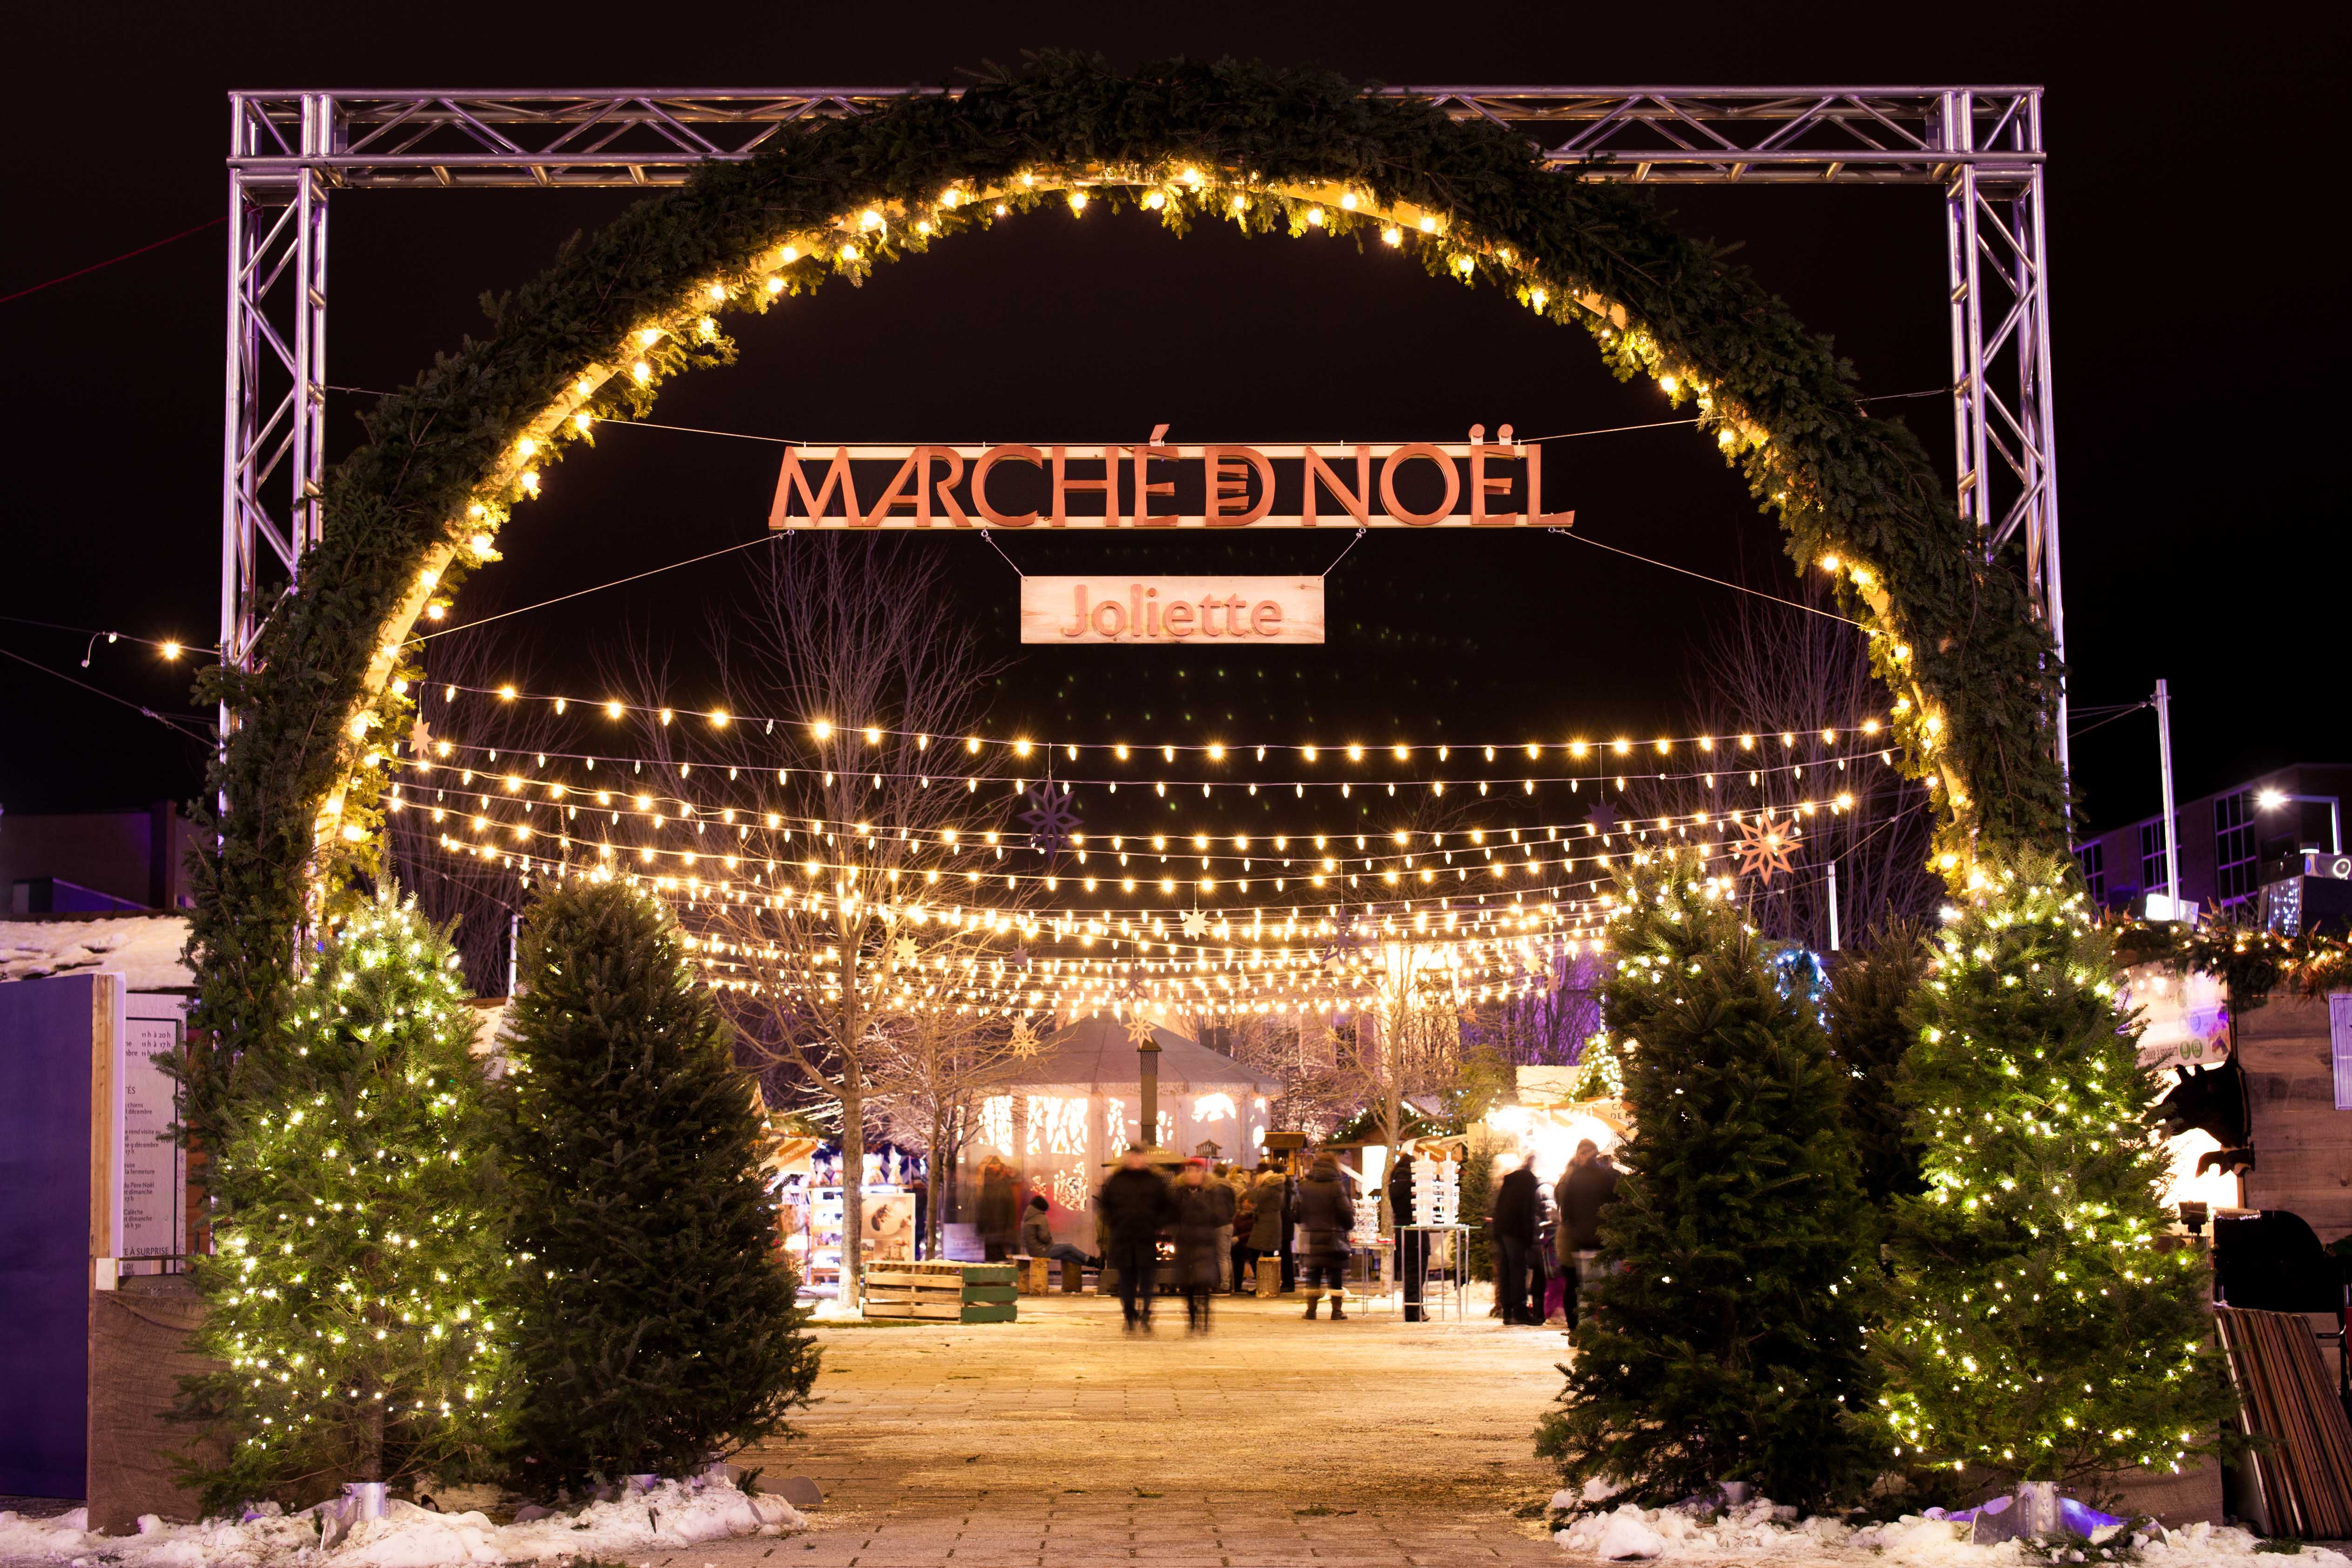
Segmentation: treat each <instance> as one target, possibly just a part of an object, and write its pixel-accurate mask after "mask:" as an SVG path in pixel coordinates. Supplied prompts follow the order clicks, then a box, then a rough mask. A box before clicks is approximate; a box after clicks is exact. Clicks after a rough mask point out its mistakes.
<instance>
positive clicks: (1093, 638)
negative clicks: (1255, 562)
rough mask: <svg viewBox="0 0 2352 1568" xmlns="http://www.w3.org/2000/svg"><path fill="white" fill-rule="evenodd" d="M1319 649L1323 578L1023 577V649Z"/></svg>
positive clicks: (1321, 636) (1321, 638)
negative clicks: (1287, 645) (1238, 645)
mask: <svg viewBox="0 0 2352 1568" xmlns="http://www.w3.org/2000/svg"><path fill="white" fill-rule="evenodd" d="M1228 637H1230V638H1232V639H1234V640H1235V641H1237V642H1262V643H1266V642H1292V643H1319V642H1321V641H1322V640H1323V579H1322V578H1320V577H1127V576H1119V575H1108V574H1107V575H1100V576H1094V577H1024V578H1022V579H1021V640H1022V641H1023V642H1024V643H1045V644H1054V643H1059V644H1061V645H1063V646H1065V647H1076V646H1077V645H1080V644H1085V643H1156V644H1163V645H1171V646H1173V645H1181V644H1184V643H1190V642H1195V641H1204V642H1222V641H1223V640H1224V639H1226V638H1228Z"/></svg>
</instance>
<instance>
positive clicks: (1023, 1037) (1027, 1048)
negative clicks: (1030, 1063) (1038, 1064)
mask: <svg viewBox="0 0 2352 1568" xmlns="http://www.w3.org/2000/svg"><path fill="white" fill-rule="evenodd" d="M1012 1046H1013V1055H1014V1056H1015V1057H1017V1058H1020V1059H1021V1060H1023V1061H1024V1062H1025V1061H1027V1060H1028V1059H1029V1058H1031V1057H1034V1056H1035V1055H1036V1054H1037V1031H1036V1030H1034V1029H1033V1028H1031V1027H1030V1026H1029V1020H1028V1019H1026V1018H1015V1019H1013V1040H1012Z"/></svg>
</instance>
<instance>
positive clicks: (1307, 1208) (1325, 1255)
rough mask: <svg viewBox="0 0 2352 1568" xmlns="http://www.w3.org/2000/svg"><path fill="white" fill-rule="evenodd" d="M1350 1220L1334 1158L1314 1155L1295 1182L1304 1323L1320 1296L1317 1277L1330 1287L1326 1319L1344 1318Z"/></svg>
mask: <svg viewBox="0 0 2352 1568" xmlns="http://www.w3.org/2000/svg"><path fill="white" fill-rule="evenodd" d="M1355 1224H1356V1205H1354V1204H1353V1203H1352V1202H1350V1201H1349V1197H1348V1188H1347V1184H1345V1183H1343V1182H1342V1181H1341V1180H1340V1179H1339V1156H1337V1155H1335V1154H1328V1153H1327V1154H1318V1155H1316V1156H1315V1166H1314V1169H1312V1170H1310V1171H1308V1172H1307V1179H1306V1180H1305V1181H1303V1182H1300V1183H1299V1184H1298V1242H1299V1246H1298V1267H1299V1268H1300V1270H1301V1271H1302V1272H1303V1274H1304V1275H1305V1278H1304V1279H1302V1280H1301V1281H1300V1283H1301V1284H1302V1285H1303V1286H1304V1287H1305V1289H1306V1291H1307V1318H1308V1320H1309V1321H1312V1320H1313V1319H1314V1316H1315V1309H1316V1306H1317V1305H1318V1303H1319V1302H1320V1301H1321V1300H1322V1299H1323V1292H1322V1289H1320V1288H1319V1287H1318V1281H1320V1282H1321V1284H1324V1285H1328V1286H1329V1287H1330V1290H1331V1321H1333V1322H1335V1323H1344V1322H1346V1321H1348V1314H1347V1311H1346V1310H1345V1307H1344V1305H1343V1304H1344V1303H1345V1302H1346V1300H1347V1290H1348V1285H1347V1268H1348V1232H1349V1230H1351V1229H1352V1228H1354V1226H1355Z"/></svg>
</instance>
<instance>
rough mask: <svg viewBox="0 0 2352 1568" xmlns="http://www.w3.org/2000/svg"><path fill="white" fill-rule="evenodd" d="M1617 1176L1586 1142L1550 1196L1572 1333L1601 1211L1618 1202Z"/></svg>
mask: <svg viewBox="0 0 2352 1568" xmlns="http://www.w3.org/2000/svg"><path fill="white" fill-rule="evenodd" d="M1617 1177H1618V1170H1617V1167H1616V1166H1614V1165H1612V1164H1611V1163H1609V1162H1608V1161H1607V1160H1606V1159H1604V1158H1603V1157H1602V1156H1601V1146H1600V1145H1599V1144H1597V1143H1595V1142H1593V1141H1592V1140H1591V1139H1590V1138H1587V1139H1585V1140H1583V1141H1582V1142H1580V1143H1578V1144H1577V1146H1576V1154H1575V1157H1574V1158H1573V1159H1571V1160H1570V1161H1569V1163H1568V1169H1567V1170H1566V1171H1565V1172H1563V1173H1561V1174H1560V1178H1559V1186H1557V1187H1556V1188H1554V1189H1553V1192H1552V1196H1553V1201H1554V1202H1556V1203H1557V1204H1559V1263H1560V1272H1561V1273H1562V1274H1564V1275H1566V1276H1567V1277H1568V1279H1567V1287H1568V1288H1567V1289H1566V1290H1565V1291H1564V1292H1563V1295H1564V1298H1565V1300H1564V1302H1563V1304H1564V1306H1565V1307H1566V1310H1567V1312H1568V1326H1569V1327H1570V1328H1571V1329H1573V1328H1574V1327H1576V1298H1577V1292H1578V1290H1579V1289H1580V1287H1581V1286H1582V1284H1583V1282H1584V1275H1585V1272H1586V1271H1587V1270H1588V1269H1590V1268H1591V1267H1592V1266H1593V1264H1594V1262H1595V1261H1596V1260H1597V1259H1598V1258H1599V1255H1600V1251H1601V1211H1602V1210H1603V1209H1605V1208H1607V1207H1608V1206H1609V1205H1611V1204H1612V1203H1615V1202H1616V1201H1617ZM1571 1260H1572V1261H1571Z"/></svg>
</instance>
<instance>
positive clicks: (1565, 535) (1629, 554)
mask: <svg viewBox="0 0 2352 1568" xmlns="http://www.w3.org/2000/svg"><path fill="white" fill-rule="evenodd" d="M1544 531H1545V532H1546V533H1557V534H1559V536H1560V537H1561V538H1562V539H1573V540H1575V541H1577V542H1579V543H1580V544H1590V545H1591V546H1592V548H1594V549H1595V550H1606V551H1608V552H1610V553H1611V554H1612V555H1622V556H1624V557H1625V558H1626V559H1627V560H1629V561H1639V562H1642V563H1644V564H1646V565H1650V566H1663V567H1664V568H1665V569H1666V570H1667V571H1669V572H1679V573H1681V574H1683V575H1684V576H1685V577H1696V578H1697V579H1698V580H1699V581H1700V582H1702V583H1712V584H1715V585H1716V586H1717V587H1718V588H1729V589H1730V590H1732V592H1734V593H1737V594H1749V595H1754V596H1755V597H1757V598H1759V599H1769V600H1770V601H1771V602H1772V603H1773V604H1776V605H1781V606H1782V607H1784V608H1787V609H1791V610H1802V611H1804V612H1805V614H1807V615H1809V616H1821V617H1822V619H1823V620H1825V621H1839V622H1843V624H1844V625H1846V626H1852V627H1853V628H1854V629H1855V630H1856V631H1859V632H1863V633H1868V632H1869V631H1870V628H1869V627H1868V626H1864V625H1863V624H1862V623H1861V622H1860V621H1857V620H1854V619H1853V618H1852V617H1850V616H1841V615H1839V614H1837V613H1836V612H1835V611H1833V610H1822V609H1816V608H1814V607H1813V606H1812V605H1801V604H1799V603H1798V602H1797V601H1796V600H1794V599H1784V598H1782V597H1780V595H1778V594H1767V593H1765V592H1763V591H1762V590H1761V589H1759V588H1749V587H1745V586H1743V585H1741V584H1738V583H1731V582H1727V581H1725V580H1724V579H1723V578H1721V577H1710V576H1708V575H1707V574H1706V573H1704V572H1694V571H1692V570H1691V569H1690V568H1689V567H1687V566H1677V565H1675V563H1673V562H1671V561H1659V560H1655V559H1654V558H1653V557H1651V556H1647V555H1639V554H1636V553H1634V552H1633V551H1631V550H1621V549H1619V548H1618V547H1617V546H1616V545H1614V544H1603V543H1601V541H1599V540H1597V539H1591V538H1588V537H1586V536H1585V535H1583V534H1581V533H1577V532H1574V531H1570V530H1569V529H1565V528H1547V529H1545V530H1544Z"/></svg>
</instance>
